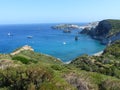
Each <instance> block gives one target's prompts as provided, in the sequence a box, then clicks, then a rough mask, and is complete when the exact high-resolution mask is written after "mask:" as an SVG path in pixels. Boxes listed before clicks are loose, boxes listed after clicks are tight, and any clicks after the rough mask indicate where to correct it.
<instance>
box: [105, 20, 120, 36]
mask: <svg viewBox="0 0 120 90" xmlns="http://www.w3.org/2000/svg"><path fill="white" fill-rule="evenodd" d="M107 21H108V22H109V23H110V24H111V26H112V29H111V30H110V32H109V35H114V34H116V33H118V32H120V20H112V19H108V20H107Z"/></svg>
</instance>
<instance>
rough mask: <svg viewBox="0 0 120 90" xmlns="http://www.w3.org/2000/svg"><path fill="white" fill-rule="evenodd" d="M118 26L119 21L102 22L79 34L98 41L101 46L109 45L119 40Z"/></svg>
mask: <svg viewBox="0 0 120 90" xmlns="http://www.w3.org/2000/svg"><path fill="white" fill-rule="evenodd" d="M116 22H117V23H116ZM118 22H119V23H118ZM118 24H120V20H117V21H116V20H103V21H100V22H99V23H98V25H97V24H96V26H95V27H92V26H91V28H84V29H83V30H82V31H81V34H88V35H90V36H91V37H92V38H93V39H97V40H100V41H101V43H102V44H109V43H112V42H114V41H116V40H119V39H120V28H118Z"/></svg>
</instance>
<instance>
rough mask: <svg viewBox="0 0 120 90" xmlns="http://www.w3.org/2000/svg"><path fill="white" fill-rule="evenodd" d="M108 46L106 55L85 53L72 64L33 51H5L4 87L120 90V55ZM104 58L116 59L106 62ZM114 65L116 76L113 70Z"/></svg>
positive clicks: (0, 77) (0, 84)
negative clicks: (116, 55)
mask: <svg viewBox="0 0 120 90" xmlns="http://www.w3.org/2000/svg"><path fill="white" fill-rule="evenodd" d="M118 44H120V42H117V43H116V44H114V45H115V47H117V45H118ZM114 45H113V46H114ZM111 47H112V46H109V47H108V48H111ZM118 47H119V46H118ZM108 48H107V49H106V50H105V52H104V54H103V56H100V57H95V56H94V57H90V56H87V55H85V56H81V57H79V58H77V59H75V60H74V61H72V62H71V64H69V65H68V64H64V63H62V62H61V61H60V60H58V59H56V58H54V57H51V56H48V55H44V54H39V53H35V52H34V51H31V50H23V51H21V52H19V53H17V54H15V55H11V54H4V55H3V54H1V55H0V90H120V79H119V78H120V76H119V75H120V73H119V74H118V72H119V69H120V68H119V58H115V57H114V54H112V53H111V52H110V51H111V50H110V51H109V49H108ZM104 57H107V58H111V57H112V58H113V59H110V60H108V59H107V61H106V59H105V60H103V61H104V62H103V61H101V60H102V58H104ZM116 61H117V62H116ZM103 63H104V64H103ZM115 65H118V66H115ZM111 67H114V68H115V70H117V71H116V72H117V73H115V74H116V75H113V74H112V73H110V72H109V70H112V69H113V68H112V69H111ZM109 68H110V69H109ZM104 69H105V70H106V71H103V70H104ZM98 71H99V72H98ZM113 71H114V70H113ZM103 72H106V73H103ZM111 72H112V71H111ZM108 73H109V74H108ZM113 76H115V77H113Z"/></svg>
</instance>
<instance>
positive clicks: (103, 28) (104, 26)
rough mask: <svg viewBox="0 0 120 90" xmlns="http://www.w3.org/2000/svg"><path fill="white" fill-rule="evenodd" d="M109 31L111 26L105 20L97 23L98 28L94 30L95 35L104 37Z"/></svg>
mask: <svg viewBox="0 0 120 90" xmlns="http://www.w3.org/2000/svg"><path fill="white" fill-rule="evenodd" d="M111 29H112V26H111V24H110V23H109V22H108V21H107V20H103V21H101V22H99V24H98V26H97V27H96V28H95V35H96V36H106V35H107V34H108V33H109V31H110V30H111Z"/></svg>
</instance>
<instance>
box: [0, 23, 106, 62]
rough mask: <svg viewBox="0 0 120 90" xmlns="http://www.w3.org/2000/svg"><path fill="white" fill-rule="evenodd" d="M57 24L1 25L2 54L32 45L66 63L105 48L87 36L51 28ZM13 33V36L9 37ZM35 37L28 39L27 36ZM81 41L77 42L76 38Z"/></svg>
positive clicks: (38, 50)
mask: <svg viewBox="0 0 120 90" xmlns="http://www.w3.org/2000/svg"><path fill="white" fill-rule="evenodd" d="M53 25H56V24H33V25H32V24H31V25H0V53H10V52H12V51H13V50H15V49H16V48H18V47H21V46H23V45H30V46H32V47H33V48H34V50H35V51H36V52H41V53H44V54H49V55H52V56H54V57H57V58H60V59H61V60H63V61H64V62H67V61H70V60H72V59H74V58H76V57H77V56H80V55H82V54H89V55H92V54H94V53H96V52H99V51H101V50H103V49H104V48H105V46H104V45H101V44H100V43H99V41H96V40H93V39H91V38H90V37H89V36H87V35H82V34H77V32H78V30H73V31H72V33H69V34H68V33H63V32H62V31H60V30H53V29H51V28H50V27H51V26H53ZM8 33H11V34H12V35H13V36H8ZM29 35H30V36H33V38H32V39H28V38H27V36H29ZM76 35H78V36H79V40H78V41H75V40H74V38H75V36H76Z"/></svg>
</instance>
